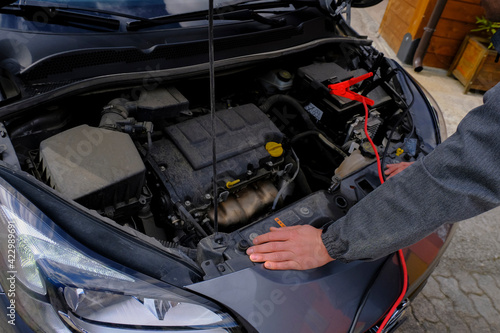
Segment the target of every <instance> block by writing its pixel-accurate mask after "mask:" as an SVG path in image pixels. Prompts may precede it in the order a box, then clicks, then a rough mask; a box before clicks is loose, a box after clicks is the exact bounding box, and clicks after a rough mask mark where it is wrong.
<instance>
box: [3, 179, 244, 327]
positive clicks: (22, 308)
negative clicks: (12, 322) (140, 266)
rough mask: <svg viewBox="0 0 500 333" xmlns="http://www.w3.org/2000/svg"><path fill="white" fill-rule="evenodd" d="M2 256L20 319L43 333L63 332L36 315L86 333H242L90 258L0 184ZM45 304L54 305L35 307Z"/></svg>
mask: <svg viewBox="0 0 500 333" xmlns="http://www.w3.org/2000/svg"><path fill="white" fill-rule="evenodd" d="M76 223H78V222H76ZM124 250H126V249H124ZM0 253H1V257H2V264H3V265H4V269H3V270H2V273H1V274H2V275H3V276H1V282H2V284H3V285H4V286H6V285H7V283H6V282H7V281H9V285H10V286H11V287H12V276H15V284H14V285H15V288H14V290H13V293H12V294H11V295H8V296H9V297H11V296H13V298H14V299H15V301H17V306H18V309H17V310H18V311H19V313H18V314H20V315H21V317H22V318H23V319H24V320H25V321H27V322H36V325H38V326H39V327H38V328H40V329H42V330H48V331H53V330H54V329H56V327H57V330H58V331H60V326H62V325H61V322H59V323H58V324H56V323H53V322H44V323H40V322H39V320H38V322H37V321H36V320H30V316H32V314H33V313H32V312H33V311H50V310H52V311H53V312H55V313H57V314H58V315H59V318H60V319H61V320H62V321H64V322H65V323H66V325H67V326H69V327H71V328H73V329H74V330H77V331H81V332H86V331H92V332H94V331H101V330H105V331H106V332H113V331H114V330H117V331H118V330H119V331H120V332H127V331H137V330H139V331H142V330H148V331H149V332H151V331H155V330H161V331H165V330H167V331H181V330H182V331H183V332H185V331H186V330H188V331H189V330H191V329H192V330H196V331H197V332H199V331H202V332H228V331H231V332H235V331H236V332H237V331H239V328H238V327H239V326H238V325H237V323H236V322H235V321H234V320H233V319H232V318H231V316H230V315H229V314H227V313H225V312H224V311H222V310H221V309H220V308H218V307H217V306H215V305H214V304H212V303H210V302H209V301H207V300H204V299H201V298H199V297H198V296H195V295H193V294H190V293H188V292H186V291H184V290H182V289H179V288H176V287H173V286H171V285H167V284H165V283H162V282H160V281H158V280H154V279H152V278H150V277H147V276H144V275H142V274H140V273H138V272H136V271H133V270H131V269H129V268H127V267H124V266H120V265H118V264H117V263H115V262H112V261H110V260H108V259H106V258H103V257H101V256H99V255H97V254H96V253H92V252H91V251H90V250H89V249H87V248H85V247H83V246H82V245H81V244H78V243H77V242H75V241H74V240H72V239H71V238H70V237H69V235H67V234H66V233H65V232H64V231H63V230H61V229H60V228H59V227H58V226H57V225H56V224H55V223H54V222H53V221H52V220H50V219H49V218H48V217H47V216H46V215H45V214H43V212H41V211H40V210H39V209H38V208H37V207H35V205H33V204H32V203H31V202H30V201H29V200H27V199H26V198H25V197H24V196H23V195H22V194H21V193H19V192H18V191H16V190H15V189H14V188H12V186H10V185H9V184H8V183H7V182H6V181H4V180H3V179H1V178H0ZM146 260H147V258H146ZM8 278H10V279H9V280H7V279H8ZM4 289H5V288H4ZM7 289H9V288H7ZM10 289H11V290H12V288H10ZM16 290H17V292H16ZM19 298H22V299H19ZM10 302H11V303H12V301H10ZM40 302H44V303H49V302H50V304H51V305H52V306H45V307H40V306H33V304H32V303H40ZM26 317H27V318H26ZM38 317H40V316H38ZM42 317H45V316H42ZM47 317H49V316H47ZM52 318H54V316H53V315H52ZM57 325H59V326H57Z"/></svg>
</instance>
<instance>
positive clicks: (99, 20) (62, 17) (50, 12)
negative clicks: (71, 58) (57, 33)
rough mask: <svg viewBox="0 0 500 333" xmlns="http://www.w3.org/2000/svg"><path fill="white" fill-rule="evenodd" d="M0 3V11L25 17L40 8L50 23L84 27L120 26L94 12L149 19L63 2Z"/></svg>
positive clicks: (105, 27)
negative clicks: (73, 5) (74, 24)
mask: <svg viewBox="0 0 500 333" xmlns="http://www.w3.org/2000/svg"><path fill="white" fill-rule="evenodd" d="M6 2H7V1H6ZM13 2H15V1H10V4H12V3H13ZM1 4H2V0H0V11H1V12H8V13H10V14H13V15H18V16H21V15H22V16H24V17H26V16H27V15H29V14H30V13H38V12H39V11H40V10H43V11H44V12H45V13H46V14H47V15H46V16H47V19H48V20H49V22H50V23H56V24H61V23H66V24H70V23H76V24H80V25H85V27H86V28H90V27H89V26H95V27H99V28H104V29H106V30H118V29H119V28H120V24H121V23H120V21H119V20H117V19H113V18H111V17H106V16H99V15H95V14H104V15H109V16H115V17H123V18H128V19H133V20H140V21H144V22H148V21H149V19H147V18H143V17H139V16H135V15H129V14H124V13H119V12H114V11H109V10H102V9H95V8H83V7H69V6H67V5H64V4H54V3H43V2H40V1H30V3H29V4H23V5H19V6H15V5H13V6H10V7H9V8H4V7H6V6H7V5H9V4H4V5H3V6H2V5H1ZM92 13H95V14H92ZM28 19H29V17H28Z"/></svg>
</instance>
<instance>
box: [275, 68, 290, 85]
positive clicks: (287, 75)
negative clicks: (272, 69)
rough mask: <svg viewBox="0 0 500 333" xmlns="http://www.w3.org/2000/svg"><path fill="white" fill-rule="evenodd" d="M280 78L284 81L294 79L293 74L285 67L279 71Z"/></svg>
mask: <svg viewBox="0 0 500 333" xmlns="http://www.w3.org/2000/svg"><path fill="white" fill-rule="evenodd" d="M277 74H278V79H280V80H281V81H283V82H288V81H290V80H291V79H292V74H291V73H290V72H289V71H286V70H284V69H282V70H280V71H279V72H278V73H277Z"/></svg>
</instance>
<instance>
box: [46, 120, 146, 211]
mask: <svg viewBox="0 0 500 333" xmlns="http://www.w3.org/2000/svg"><path fill="white" fill-rule="evenodd" d="M39 159H40V160H39V164H40V168H41V169H42V170H41V171H42V172H41V173H42V175H43V178H45V179H44V180H45V181H46V182H47V183H48V184H49V185H50V186H52V187H53V188H54V189H56V190H57V191H58V192H60V193H62V194H64V195H65V196H67V197H68V198H70V199H73V200H75V201H77V202H79V203H81V204H82V205H84V206H86V207H88V208H92V209H97V210H104V209H105V208H107V207H114V208H116V207H118V206H122V205H127V204H129V203H131V202H133V201H136V200H137V199H138V198H139V197H140V194H141V189H142V186H143V184H144V179H145V174H146V168H145V166H144V163H143V162H142V159H141V157H140V155H139V153H138V151H137V149H136V147H135V146H134V143H133V142H132V139H131V138H130V136H129V135H128V134H125V133H121V132H115V131H110V130H106V129H101V128H95V127H90V126H87V125H81V126H78V127H74V128H72V129H69V130H67V131H65V132H62V133H59V134H57V135H54V136H52V137H50V138H48V139H46V140H44V141H42V143H41V144H40V154H39Z"/></svg>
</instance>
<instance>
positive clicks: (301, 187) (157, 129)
mask: <svg viewBox="0 0 500 333" xmlns="http://www.w3.org/2000/svg"><path fill="white" fill-rule="evenodd" d="M355 50H360V48H352V50H350V52H346V51H343V52H341V51H339V49H338V48H337V47H333V48H330V49H327V50H325V49H324V48H321V50H315V51H312V52H309V53H307V54H303V55H301V57H293V58H290V59H280V62H279V63H278V62H276V61H270V62H268V63H261V64H259V65H254V66H249V67H245V68H241V69H232V70H227V71H220V72H219V73H218V74H217V77H216V87H217V90H216V110H217V112H216V122H215V134H214V135H215V138H216V154H215V156H214V154H213V151H212V136H213V134H212V130H211V115H210V101H209V94H208V92H207V90H208V78H207V76H206V75H201V76H196V77H190V78H185V79H177V80H175V81H167V80H158V79H155V78H152V77H151V78H146V79H145V80H144V82H143V84H142V85H140V86H133V87H116V88H110V89H107V90H99V91H93V92H89V93H86V94H81V95H78V96H73V97H72V98H70V99H64V100H59V101H57V102H54V103H52V104H50V105H46V106H43V107H40V108H39V109H36V110H34V111H30V113H29V117H27V116H26V115H25V116H23V117H19V118H14V119H11V120H9V121H8V122H6V123H5V127H6V132H7V133H8V134H9V136H10V140H11V142H12V146H13V148H14V150H15V157H16V158H15V159H12V158H11V162H9V163H11V164H17V166H18V167H19V168H20V169H22V170H24V171H26V172H28V173H30V174H32V175H34V176H35V177H36V178H37V179H38V180H39V181H41V182H43V183H45V184H46V185H48V186H50V187H52V188H53V189H55V190H56V191H57V192H59V193H60V194H61V195H62V196H63V197H65V198H67V199H69V200H74V201H76V202H77V203H79V204H81V205H83V206H84V207H86V208H88V209H91V210H95V211H96V212H98V213H99V214H101V215H102V216H104V217H107V218H110V219H112V220H114V221H115V222H116V223H118V224H120V225H123V226H128V227H130V228H133V229H135V230H138V231H140V232H142V233H144V234H146V235H148V236H150V237H154V238H155V239H157V240H159V241H160V242H161V243H162V244H163V245H164V246H166V247H171V248H179V249H181V250H182V251H184V252H185V253H186V254H188V255H189V256H190V257H191V258H192V259H193V260H195V261H197V262H198V264H200V265H201V263H203V262H205V261H207V260H212V261H214V262H215V264H218V263H220V262H221V261H223V259H217V258H215V257H214V255H213V251H212V250H206V249H207V246H208V245H207V242H209V241H207V239H211V237H212V238H213V235H214V232H215V229H218V230H219V231H220V232H221V233H222V234H231V233H233V234H234V232H237V231H238V230H243V229H245V228H247V229H248V227H249V226H251V225H252V223H254V222H256V221H259V220H263V219H265V218H269V217H272V218H273V219H274V220H275V219H276V218H277V217H276V216H275V215H273V214H276V212H278V211H281V212H286V211H287V210H288V209H290V210H292V208H293V209H296V210H297V212H299V213H297V214H299V215H300V214H302V215H303V216H312V214H313V213H310V212H307V211H306V210H305V209H304V207H302V206H301V207H299V206H297V203H298V202H300V201H303V200H306V201H308V202H311V203H312V205H313V206H314V205H318V204H319V203H324V205H326V206H329V205H334V206H335V209H337V210H338V211H339V214H345V213H346V212H347V210H348V209H349V208H350V207H351V206H352V205H353V204H355V203H356V202H357V201H358V200H360V199H361V198H362V197H363V196H365V195H366V194H368V193H369V192H371V191H372V190H373V189H374V188H375V187H377V186H378V185H379V183H377V176H376V172H373V170H372V169H371V168H370V166H373V165H374V163H375V161H376V159H375V153H374V151H373V148H372V147H371V146H370V145H369V143H368V140H367V137H366V135H365V133H364V130H363V129H364V127H365V122H367V124H366V127H367V130H368V133H369V135H370V137H371V138H372V139H373V140H374V142H375V144H376V146H377V150H378V152H379V154H380V155H381V156H382V159H383V163H385V164H387V163H394V162H397V161H414V160H415V159H417V158H418V156H419V155H420V154H422V153H423V151H422V149H421V147H423V144H424V143H423V142H422V138H421V137H419V136H418V135H417V133H416V131H415V125H414V122H413V119H412V116H411V114H410V113H409V112H408V109H409V104H410V103H409V101H408V100H407V97H404V94H403V90H404V89H403V88H402V86H404V85H407V84H408V83H407V82H400V79H399V78H400V77H401V75H399V76H398V75H396V74H397V72H398V69H397V68H396V67H394V65H393V64H391V63H390V62H389V61H387V60H386V59H385V58H383V57H381V56H380V55H378V56H377V55H375V54H361V53H360V51H355ZM354 52H355V53H354ZM373 52H374V51H373ZM324 54H327V56H324ZM368 72H373V73H374V74H375V77H374V78H373V79H371V80H365V81H363V82H360V83H359V84H357V85H356V86H354V87H352V90H353V91H357V92H359V93H362V94H363V95H366V96H367V97H369V98H371V99H372V100H374V105H373V106H370V107H369V112H368V119H365V109H364V107H363V104H362V103H359V102H356V101H352V100H348V99H346V98H343V97H339V96H334V95H331V94H330V92H329V89H328V85H329V84H333V83H338V82H342V81H345V80H348V79H350V78H353V77H357V76H360V75H362V74H366V73H368ZM403 81H404V80H403ZM413 98H414V97H413ZM5 156H6V153H4V157H5ZM214 158H215V160H216V161H217V164H216V170H217V174H216V177H215V182H214V180H213V161H214ZM4 161H5V158H4ZM12 161H14V162H12ZM353 175H356V176H355V177H354V176H353ZM349 177H350V179H352V182H355V186H354V185H353V186H350V190H349V191H350V192H349V193H346V192H345V190H344V191H343V190H342V189H341V186H340V185H341V184H342V181H343V180H345V179H348V178H349ZM214 183H215V184H216V186H217V188H216V191H214V188H213V184H214ZM353 184H354V183H353ZM354 187H356V188H354ZM214 193H216V195H217V197H216V198H215V200H214ZM214 202H216V203H217V209H215V207H214ZM318 209H320V208H318ZM331 211H332V210H331V209H329V210H326V212H325V214H324V215H328V214H331ZM216 213H217V221H218V226H217V227H214V220H215V214H216ZM315 213H316V212H315ZM282 215H283V214H282ZM334 215H335V214H334ZM332 218H333V217H332V216H330V219H332ZM324 220H327V219H326V217H325V216H322V217H321V221H323V222H326V221H324ZM247 229H245V230H247ZM245 232H246V231H245ZM252 234H253V233H252V232H251V231H248V232H246V234H245V235H246V236H248V237H247V238H248V239H250V240H251V238H252ZM254 236H255V235H253V237H254ZM240 238H241V237H240ZM233 239H234V237H233ZM203 240H204V241H203ZM242 241H243V238H241V239H238V240H237V241H234V242H233V243H235V244H236V243H238V244H239V250H240V251H241V253H244V250H245V246H247V247H248V244H247V245H245V244H242V243H243V242H242ZM200 244H201V245H200ZM203 244H205V245H203ZM238 244H237V245H238ZM208 247H212V248H213V246H212V245H209V246H208ZM196 249H198V251H196ZM217 251H218V250H215V252H217ZM221 256H223V257H224V258H225V259H226V260H227V259H228V258H229V257H228V256H227V255H222V254H221Z"/></svg>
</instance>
